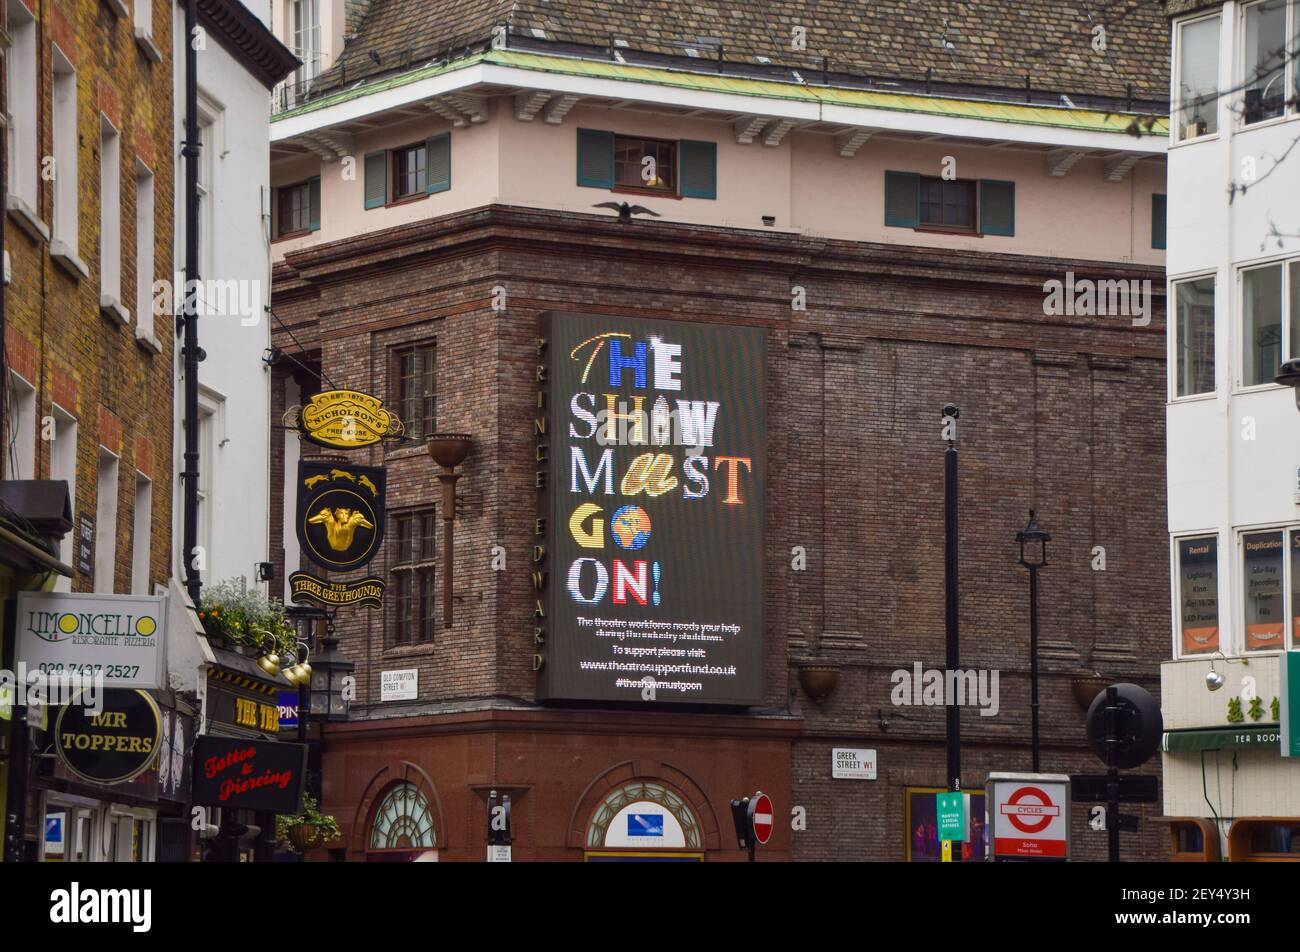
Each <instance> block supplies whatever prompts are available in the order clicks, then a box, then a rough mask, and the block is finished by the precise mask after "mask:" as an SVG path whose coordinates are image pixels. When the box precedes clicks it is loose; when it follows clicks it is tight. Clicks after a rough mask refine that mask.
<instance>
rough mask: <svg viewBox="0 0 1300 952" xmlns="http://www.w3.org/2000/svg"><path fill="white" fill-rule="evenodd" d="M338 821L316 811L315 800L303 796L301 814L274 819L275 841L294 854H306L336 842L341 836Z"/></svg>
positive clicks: (305, 795)
mask: <svg viewBox="0 0 1300 952" xmlns="http://www.w3.org/2000/svg"><path fill="white" fill-rule="evenodd" d="M342 835H343V834H342V831H341V830H340V829H339V825H338V821H337V820H335V819H334V817H332V816H330V815H329V814H325V813H321V812H320V811H319V810H318V809H317V804H316V798H315V797H313V796H312V795H311V794H310V793H307V794H303V798H302V812H301V813H298V814H295V815H293V816H277V817H276V818H275V839H276V842H278V843H279V844H280V845H281V846H283V847H286V848H287V849H290V850H292V851H293V852H295V853H306V852H309V851H311V850H314V849H316V848H317V847H320V846H326V845H328V844H329V843H333V842H336V841H337V840H339V839H340V837H341V836H342Z"/></svg>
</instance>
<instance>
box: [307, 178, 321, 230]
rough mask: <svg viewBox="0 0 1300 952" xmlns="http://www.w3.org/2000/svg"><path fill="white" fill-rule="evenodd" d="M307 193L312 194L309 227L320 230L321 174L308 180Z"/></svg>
mask: <svg viewBox="0 0 1300 952" xmlns="http://www.w3.org/2000/svg"><path fill="white" fill-rule="evenodd" d="M307 193H308V195H309V196H310V203H309V205H310V211H309V214H310V221H309V223H308V225H307V227H308V228H309V229H310V230H312V231H320V176H319V175H318V176H316V177H315V178H313V179H308V180H307Z"/></svg>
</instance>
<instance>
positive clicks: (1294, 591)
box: [1278, 529, 1300, 648]
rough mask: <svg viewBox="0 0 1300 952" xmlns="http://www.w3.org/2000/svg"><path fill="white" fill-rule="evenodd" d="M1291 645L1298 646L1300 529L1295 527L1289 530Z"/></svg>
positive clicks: (1299, 630) (1299, 643)
mask: <svg viewBox="0 0 1300 952" xmlns="http://www.w3.org/2000/svg"><path fill="white" fill-rule="evenodd" d="M1278 647H1281V645H1279V646H1278ZM1291 647H1292V648H1300V531H1297V530H1295V529H1292V530H1291Z"/></svg>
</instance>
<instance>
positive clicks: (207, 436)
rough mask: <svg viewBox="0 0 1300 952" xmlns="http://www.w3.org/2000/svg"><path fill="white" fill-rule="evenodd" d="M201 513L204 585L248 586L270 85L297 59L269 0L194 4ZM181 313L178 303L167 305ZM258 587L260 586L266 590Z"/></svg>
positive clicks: (264, 353) (180, 26)
mask: <svg viewBox="0 0 1300 952" xmlns="http://www.w3.org/2000/svg"><path fill="white" fill-rule="evenodd" d="M198 15H199V25H200V28H201V30H202V33H203V35H202V37H201V38H200V39H199V40H198V42H200V43H201V44H202V45H201V46H200V48H199V54H198V111H199V116H198V123H199V136H200V140H201V143H202V151H201V153H200V157H199V196H200V197H199V262H198V265H199V275H200V280H201V282H202V284H201V295H200V308H201V311H200V313H201V317H200V319H199V345H200V347H201V348H202V349H203V351H204V353H205V354H206V356H205V358H204V359H203V360H202V362H201V363H200V365H199V456H200V465H199V519H198V523H199V524H198V545H199V547H200V548H201V549H202V556H201V560H202V561H201V566H200V567H201V573H202V579H203V582H204V584H205V585H206V584H212V583H213V582H217V581H221V580H225V579H241V578H242V579H244V580H245V582H246V584H248V585H255V584H257V567H258V565H259V564H260V563H264V562H267V561H268V560H269V554H268V536H267V531H268V530H267V521H268V501H267V500H268V492H269V489H268V479H269V476H268V472H269V458H268V450H269V443H268V439H269V434H268V422H269V421H270V417H271V407H270V383H269V380H270V374H269V371H268V365H267V359H268V357H269V348H270V346H271V331H270V326H269V325H270V321H271V315H270V313H269V312H268V310H267V305H269V303H270V283H271V282H270V227H271V226H270V186H269V182H268V176H269V174H270V173H269V170H270V131H269V130H270V109H269V104H268V97H269V95H270V91H271V89H272V88H273V87H274V86H275V85H276V83H277V82H279V81H280V80H281V79H282V78H283V77H284V76H285V75H286V74H287V73H288V72H289V71H290V70H291V69H293V68H295V67H296V66H297V61H296V60H295V59H294V57H293V56H292V54H290V53H289V51H288V50H287V49H286V48H285V47H284V46H283V45H282V44H281V43H280V42H279V41H278V40H276V38H275V36H274V35H273V34H272V33H271V31H270V28H269V25H270V16H271V4H270V0H250V2H249V3H246V4H245V3H240V2H238V0H199V3H198ZM173 23H174V30H173V41H172V42H173V52H174V56H175V63H176V69H175V71H174V74H173V82H174V95H175V102H176V111H175V130H176V132H175V141H176V150H175V161H176V197H175V207H176V236H175V249H176V251H175V253H176V257H175V260H176V270H177V274H176V275H175V276H173V278H172V280H173V284H174V286H175V287H176V288H177V289H180V288H183V284H184V266H185V213H186V202H185V160H184V157H183V156H182V155H181V146H182V144H183V142H184V139H185V102H186V99H185V68H184V62H185V41H186V39H185V17H184V4H183V3H178V4H177V5H176V9H175V11H174V16H173ZM176 312H177V313H180V308H179V307H177V308H176ZM175 366H176V391H175V393H176V413H175V443H174V445H175V448H176V450H175V456H174V469H175V474H176V499H177V500H178V504H177V505H176V507H175V509H174V515H175V517H174V520H173V524H174V536H173V538H174V545H173V552H174V553H175V559H174V561H175V563H176V564H175V566H174V572H175V575H176V578H178V579H181V580H183V579H184V578H185V573H184V570H183V559H184V555H183V548H184V546H183V544H182V543H183V540H182V526H183V513H184V506H183V504H181V503H180V502H179V500H182V499H183V498H184V487H183V485H182V484H181V480H180V475H179V474H180V472H181V470H182V469H183V468H184V446H185V431H184V426H185V422H184V357H183V355H182V348H181V347H180V346H179V345H178V346H177V347H176V357H175ZM264 591H265V590H264Z"/></svg>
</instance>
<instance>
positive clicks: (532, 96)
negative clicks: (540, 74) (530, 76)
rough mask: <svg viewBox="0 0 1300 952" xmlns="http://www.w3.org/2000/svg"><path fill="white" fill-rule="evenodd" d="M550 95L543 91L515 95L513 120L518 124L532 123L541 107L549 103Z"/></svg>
mask: <svg viewBox="0 0 1300 952" xmlns="http://www.w3.org/2000/svg"><path fill="white" fill-rule="evenodd" d="M550 98H551V94H550V92H549V91H548V90H545V89H534V90H532V91H531V92H525V93H516V94H515V118H516V119H518V120H519V121H520V122H532V121H533V118H534V117H535V116H536V115H537V114H538V113H539V112H540V111H541V109H542V107H543V106H545V105H546V103H547V102H548V101H550Z"/></svg>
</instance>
